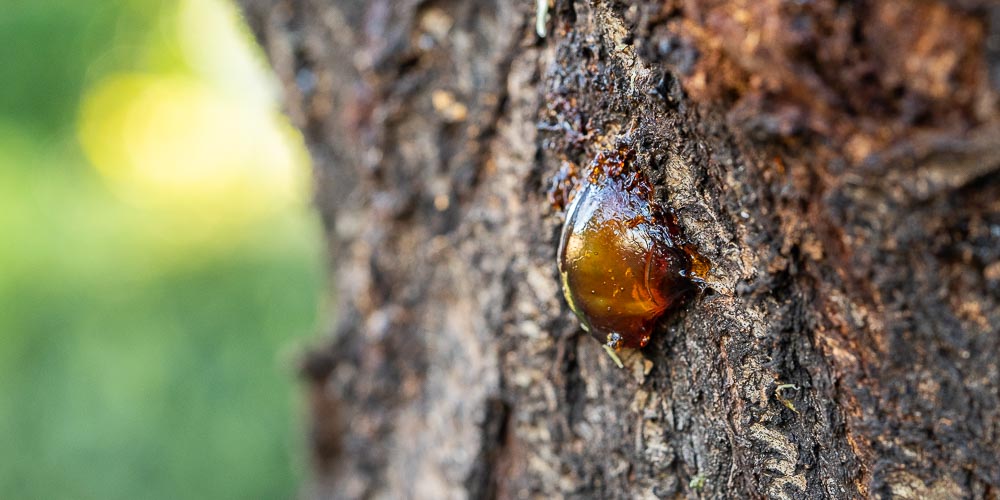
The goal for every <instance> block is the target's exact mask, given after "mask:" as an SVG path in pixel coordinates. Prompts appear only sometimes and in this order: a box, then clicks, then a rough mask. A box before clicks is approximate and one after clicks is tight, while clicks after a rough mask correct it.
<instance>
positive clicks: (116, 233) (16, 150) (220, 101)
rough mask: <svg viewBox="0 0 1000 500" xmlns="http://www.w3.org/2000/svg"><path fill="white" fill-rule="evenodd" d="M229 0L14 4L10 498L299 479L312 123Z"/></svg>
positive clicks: (5, 136)
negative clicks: (292, 120) (284, 111)
mask: <svg viewBox="0 0 1000 500" xmlns="http://www.w3.org/2000/svg"><path fill="white" fill-rule="evenodd" d="M265 67H266V64H265V63H264V60H263V57H262V55H261V53H260V51H259V49H258V48H256V47H254V46H253V42H252V38H251V37H250V35H249V33H248V32H247V30H246V28H245V26H244V25H243V24H242V21H241V20H240V19H239V16H238V14H237V11H236V10H235V8H234V7H233V5H231V4H230V3H228V2H226V1H224V0H172V1H154V0H144V1H138V0H45V1H39V0H7V1H6V2H4V5H3V7H2V8H0V85H2V86H0V498H11V499H27V498H32V499H34V498H74V499H88V498H95V499H98V498H99V499H118V498H128V499H133V498H171V499H174V498H213V499H216V498H220V499H221V498H288V497H292V496H295V493H296V485H297V483H298V481H299V480H300V479H301V477H302V475H303V470H304V469H305V466H306V464H305V463H304V459H303V457H304V456H305V453H304V452H303V442H302V440H303V438H302V434H303V432H302V430H301V427H302V420H303V418H302V417H303V416H302V415H301V414H300V413H301V404H300V401H299V394H298V392H297V390H296V384H295V374H294V368H293V365H294V354H295V353H296V352H297V350H298V349H300V348H301V346H302V345H303V344H304V343H306V342H308V340H309V337H310V336H312V335H313V334H314V332H316V331H317V330H318V329H319V327H320V326H322V325H321V322H322V317H323V315H322V310H321V307H320V305H321V304H322V303H323V298H322V290H324V288H325V286H324V283H323V276H324V272H323V261H324V256H323V253H322V237H321V234H320V227H319V224H318V221H317V218H316V217H315V216H314V214H312V213H311V212H310V210H309V198H310V186H309V170H308V164H307V158H306V154H305V151H304V147H303V145H302V143H301V138H300V137H298V136H297V135H296V134H295V133H294V132H293V131H292V130H291V128H290V127H289V125H288V123H287V121H286V120H285V119H284V118H283V117H282V116H281V114H280V107H279V103H278V86H277V83H276V82H275V81H274V79H273V77H272V76H270V75H269V73H268V72H267V71H266V69H265Z"/></svg>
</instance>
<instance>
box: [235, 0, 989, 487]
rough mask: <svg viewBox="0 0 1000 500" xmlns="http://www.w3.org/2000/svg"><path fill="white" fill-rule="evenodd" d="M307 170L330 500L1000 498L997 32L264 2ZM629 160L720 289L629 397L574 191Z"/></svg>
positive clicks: (518, 6)
mask: <svg viewBox="0 0 1000 500" xmlns="http://www.w3.org/2000/svg"><path fill="white" fill-rule="evenodd" d="M242 4H243V7H244V11H245V13H246V16H247V19H248V21H249V22H250V25H251V27H252V29H253V30H254V32H255V34H256V35H257V36H258V38H259V40H260V41H261V43H262V45H263V46H264V48H265V51H266V53H267V55H268V57H269V59H270V61H271V63H272V65H273V66H274V68H275V69H276V71H277V74H278V75H279V77H280V78H281V80H282V82H283V83H284V88H285V90H286V95H287V112H288V114H289V115H290V116H291V118H292V120H293V122H294V124H295V125H296V126H297V127H299V128H300V129H301V130H302V132H303V134H304V136H305V140H306V143H307V144H308V146H309V149H310V151H311V153H312V157H313V160H314V163H315V173H316V179H317V186H318V188H317V193H316V199H317V204H318V206H319V210H320V212H321V214H322V216H323V218H324V221H325V224H326V228H327V231H328V235H329V244H330V249H331V254H332V262H333V266H332V269H333V271H332V272H333V276H334V278H335V287H334V288H335V293H334V296H335V297H334V300H335V302H336V304H337V308H336V311H337V312H336V326H335V328H334V331H333V332H332V336H331V337H330V339H329V341H328V343H327V344H326V345H325V346H322V347H319V348H317V349H315V350H314V351H313V352H311V353H310V354H309V355H308V356H306V358H305V361H304V363H303V373H304V374H305V379H306V380H307V383H308V388H309V391H310V392H309V394H310V404H311V416H310V418H311V425H312V427H311V429H312V431H311V435H310V443H311V446H312V448H311V449H312V458H313V463H314V466H315V474H314V476H313V480H312V481H311V484H310V485H309V486H308V487H307V488H306V494H307V496H310V497H316V498H370V497H378V498H435V499H436V498H453V497H457V498H461V497H471V498H514V497H517V498H522V497H533V498H556V497H579V498H589V497H594V498H677V497H688V498H729V497H737V498H742V497H749V498H762V497H770V498H858V497H876V498H889V497H893V498H961V497H970V498H998V495H1000V459H998V457H1000V368H998V366H1000V365H998V362H1000V361H998V360H1000V329H998V326H997V325H998V324H1000V173H998V169H1000V108H998V81H1000V56H998V52H1000V8H998V7H997V6H996V5H995V4H992V3H990V2H986V1H983V2H977V1H975V0H965V1H963V0H954V1H934V0H927V1H917V0H913V1H886V2H865V1H857V2H835V1H833V0H813V1H809V2H789V1H779V0H756V1H749V0H747V1H724V0H717V1H708V2H696V1H692V0H669V1H666V2H652V1H645V2H635V3H634V4H624V3H619V2H609V1H600V0H594V1H579V0H578V1H573V0H555V1H554V2H553V4H552V5H551V6H550V7H549V8H548V10H547V17H544V18H543V21H544V23H545V24H544V26H545V28H546V31H547V36H545V37H544V38H543V37H540V36H539V35H538V34H536V28H535V24H536V16H537V15H538V13H537V12H536V5H535V3H534V2H532V1H529V0H517V1H512V0H495V1H491V2H466V1H457V0H435V1H417V0H401V1H394V0H373V1H371V2H362V1H359V0H344V1H340V2H328V1H323V0H297V1H291V0H242ZM619 144H626V145H627V147H629V148H631V149H632V150H633V151H634V152H635V155H636V156H635V167H637V168H639V169H641V170H642V171H643V172H644V173H646V175H647V176H648V177H649V178H650V179H651V181H652V182H653V183H654V184H655V186H656V192H657V200H658V202H659V203H660V204H662V206H664V207H667V208H669V209H671V210H672V211H673V212H674V213H675V214H676V216H677V219H678V223H679V224H680V226H681V228H682V229H683V232H684V235H685V238H686V239H687V240H688V241H690V242H691V243H692V244H693V245H694V246H696V247H697V248H698V251H699V252H700V253H701V254H702V255H703V256H704V257H706V258H707V259H708V260H709V261H710V262H711V267H712V269H711V273H710V275H709V277H708V280H707V281H708V284H707V286H706V288H705V290H704V291H703V292H701V293H699V294H698V295H696V296H695V297H693V298H692V299H691V300H689V301H688V302H687V303H686V304H685V305H684V306H683V307H682V308H681V309H680V310H679V311H677V312H675V313H674V314H671V315H670V316H669V317H667V318H665V319H663V320H662V321H661V322H660V325H659V327H658V329H657V334H656V335H655V336H654V338H653V340H652V342H651V343H650V345H649V346H647V347H646V348H645V349H643V350H642V351H636V352H630V353H625V354H624V361H625V364H626V368H625V369H619V368H617V367H616V366H615V364H614V363H613V362H612V360H611V359H610V358H609V357H608V356H606V355H605V354H604V353H603V351H602V349H601V346H600V344H599V343H598V342H596V341H594V340H593V339H592V338H590V336H588V335H586V334H585V333H583V332H582V330H581V328H580V325H579V323H578V321H577V320H576V318H575V317H574V316H573V314H572V313H571V312H570V311H569V309H568V307H567V305H566V303H565V301H564V299H563V297H562V293H561V291H560V284H559V283H560V282H559V279H558V274H557V269H556V261H555V253H556V246H557V243H558V236H559V232H560V230H561V225H562V222H563V220H562V217H563V214H562V213H561V212H559V211H558V210H557V209H555V208H553V207H552V204H551V203H550V200H549V199H548V195H547V191H548V189H549V186H550V184H551V183H552V182H553V178H557V177H558V172H559V171H560V169H565V168H567V166H570V165H572V166H575V167H577V168H583V167H585V166H586V165H587V164H588V163H589V162H590V161H591V160H592V158H593V157H594V156H595V155H596V154H597V153H598V152H600V151H605V150H608V149H611V148H613V147H615V146H616V145H619Z"/></svg>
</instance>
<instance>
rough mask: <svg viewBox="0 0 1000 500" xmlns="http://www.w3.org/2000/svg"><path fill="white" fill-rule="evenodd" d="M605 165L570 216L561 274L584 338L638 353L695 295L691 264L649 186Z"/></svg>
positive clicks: (576, 200)
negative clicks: (663, 320) (664, 318)
mask: <svg viewBox="0 0 1000 500" xmlns="http://www.w3.org/2000/svg"><path fill="white" fill-rule="evenodd" d="M600 159H601V157H600V156H599V157H598V160H597V161H596V162H595V164H597V165H598V166H595V173H594V175H591V176H590V178H588V179H586V180H584V181H583V183H584V185H583V186H582V188H581V190H580V192H578V193H577V194H576V196H575V197H574V198H573V200H572V201H571V203H570V206H569V208H568V209H567V211H566V222H565V225H564V226H563V231H562V238H561V240H560V243H559V252H558V260H559V274H560V276H561V279H562V287H563V293H564V294H565V296H566V300H567V301H568V302H569V305H570V308H571V309H572V310H573V312H575V313H576V315H577V317H579V318H580V321H581V322H582V323H583V326H584V329H585V330H587V331H589V332H590V333H591V334H592V335H593V336H594V337H596V338H597V339H598V340H599V341H601V342H602V343H604V344H605V345H606V346H608V347H610V348H614V349H618V348H620V347H632V348H639V347H643V346H645V345H646V343H647V342H648V341H649V336H650V333H651V332H652V329H653V327H654V326H655V323H656V320H657V319H658V318H659V317H660V316H661V315H662V314H663V313H664V312H666V311H667V310H669V309H670V308H671V306H674V305H676V304H677V303H678V302H679V301H680V300H681V299H682V298H683V297H684V296H685V295H686V294H688V293H689V292H690V291H691V290H692V289H693V286H692V281H691V279H690V278H689V277H688V276H689V271H690V269H691V256H689V255H688V254H687V253H686V251H685V249H684V248H682V247H681V246H680V245H679V244H678V242H677V238H678V235H679V230H678V229H677V227H676V225H674V224H673V222H672V221H671V220H670V219H669V218H668V217H665V216H663V215H662V214H660V213H658V212H657V211H656V210H655V209H654V206H653V204H652V202H651V198H652V190H651V188H650V186H649V184H648V182H647V181H646V180H645V178H643V177H642V175H641V174H640V173H638V172H633V173H630V174H625V173H622V172H621V171H620V169H619V170H618V171H611V172H609V171H607V170H605V169H602V168H600V165H601V162H600Z"/></svg>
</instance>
